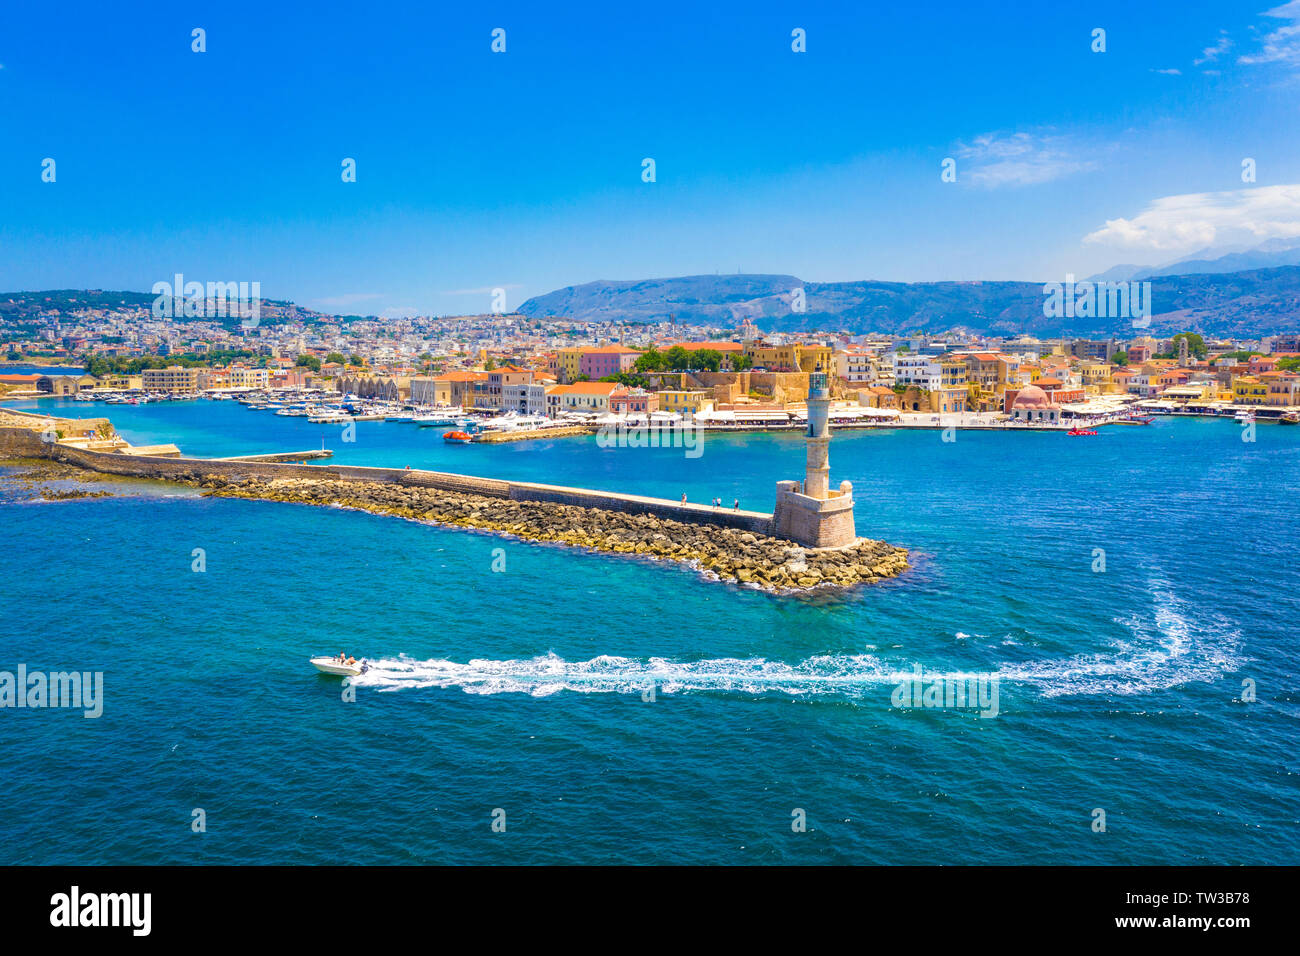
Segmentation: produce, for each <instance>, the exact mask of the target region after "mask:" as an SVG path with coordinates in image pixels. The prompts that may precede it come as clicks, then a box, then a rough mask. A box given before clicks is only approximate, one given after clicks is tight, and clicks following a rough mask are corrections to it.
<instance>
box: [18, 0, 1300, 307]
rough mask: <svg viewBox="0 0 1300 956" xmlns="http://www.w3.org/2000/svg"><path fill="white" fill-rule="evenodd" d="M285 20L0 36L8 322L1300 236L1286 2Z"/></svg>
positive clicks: (1295, 0)
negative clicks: (166, 289)
mask: <svg viewBox="0 0 1300 956" xmlns="http://www.w3.org/2000/svg"><path fill="white" fill-rule="evenodd" d="M276 6H277V5H274V4H270V3H266V2H260V3H244V2H241V0H227V2H220V3H187V2H171V3H143V2H142V3H129V4H104V3H60V4H45V3H25V4H19V3H13V4H7V5H5V6H4V8H3V9H0V290H3V291H11V290H12V291H16V290H36V289H51V288H97V289H130V290H135V291H143V292H148V291H149V290H150V289H151V288H152V286H153V284H154V283H155V282H158V281H162V280H170V279H171V277H172V276H173V275H174V274H175V273H182V274H184V276H185V277H186V279H187V280H197V281H202V282H207V281H250V282H251V281H257V282H260V283H261V290H262V294H263V295H264V296H266V297H268V298H277V299H290V300H293V301H295V302H298V303H300V304H303V305H306V306H310V307H313V308H318V309H321V310H323V311H329V312H342V313H358V314H374V315H383V316H400V315H409V314H422V315H429V314H473V313H482V312H487V311H489V310H490V309H491V306H492V294H493V290H494V289H504V290H505V300H506V306H507V308H511V309H513V308H514V307H516V306H518V305H519V304H520V303H522V302H523V301H524V300H525V299H526V298H528V297H530V296H533V295H539V294H542V293H545V292H548V291H551V290H553V289H557V288H561V287H564V286H568V285H576V284H580V283H584V282H590V281H594V280H597V279H612V280H618V279H643V278H655V277H664V276H674V275H696V274H702V273H714V272H719V273H733V272H750V273H757V272H768V273H782V274H792V275H795V276H798V277H799V278H801V279H804V280H806V281H850V280H862V279H881V280H894V281H909V282H910V281H936V280H980V279H983V280H996V279H1017V280H1031V281H1053V280H1055V281H1062V280H1064V278H1065V276H1066V275H1067V274H1074V275H1077V276H1078V277H1079V278H1083V277H1084V276H1087V275H1089V274H1092V273H1095V272H1098V271H1101V270H1104V269H1106V268H1108V267H1110V266H1113V265H1116V264H1119V263H1135V264H1141V265H1155V264H1162V263H1165V262H1169V261H1172V260H1174V259H1177V258H1181V257H1183V256H1185V255H1189V254H1191V253H1194V252H1197V251H1199V250H1202V249H1205V248H1211V249H1215V250H1230V249H1236V248H1244V247H1248V246H1252V245H1256V244H1258V243H1260V242H1262V241H1264V240H1267V239H1270V238H1276V237H1290V236H1297V235H1300V0H1290V2H1286V3H1277V2H1273V3H1271V4H1270V3H1268V2H1267V0H1265V2H1262V3H1256V2H1253V0H1219V2H1207V0H1148V2H1143V0H1138V2H1134V0H1125V2H1113V3H1112V2H1099V3H1082V2H1080V3H1070V4H1056V3H1043V2H1041V0H1040V2H1028V0H1003V2H982V0H981V2H965V3H942V2H932V3H929V4H898V3H889V4H877V3H865V2H856V3H839V4H829V3H807V2H799V3H794V2H786V3H769V2H765V0H750V2H745V3H711V4H704V3H699V2H693V3H671V2H660V0H657V2H653V3H648V4H623V5H618V6H617V7H613V6H610V5H605V4H584V3H554V4H537V3H531V4H528V3H525V4H505V3H486V4H456V5H450V4H441V3H437V2H422V3H409V4H397V3H387V2H383V0H370V2H367V3H360V4H358V3H338V4H336V3H333V2H329V0H319V2H314V3H312V4H311V5H308V6H303V5H294V6H293V7H292V8H290V7H289V5H283V7H284V9H273V8H274V7H276ZM196 29H201V30H203V31H204V33H203V41H204V46H205V49H204V50H203V51H202V52H195V50H194V49H193V46H194V45H195V42H196V41H195V39H194V33H193V31H194V30H196ZM494 30H503V31H504V45H505V49H504V52H494V51H493V49H492V46H493V31H494ZM796 30H801V31H803V37H804V38H805V39H804V46H805V49H804V50H803V51H802V52H797V51H796V50H795V49H793V47H794V46H795V45H796V41H795V39H794V37H793V31H796ZM1097 30H1104V51H1094V47H1096V46H1098V43H1099V41H1098V38H1097V37H1096V36H1095V31H1097ZM498 45H499V44H498ZM347 159H351V160H353V161H355V169H356V177H355V182H344V181H343V180H344V177H343V164H344V161H345V160H347ZM647 159H651V160H653V161H654V168H653V171H654V177H653V179H654V181H652V182H647V181H645V179H646V177H647V175H648V170H647V169H646V165H645V160H647ZM48 160H53V167H52V172H53V178H54V181H53V182H48V181H45V179H46V178H48V176H49V173H50V167H49V164H48V162H47V161H48ZM945 160H950V161H951V163H950V164H949V168H951V169H952V170H953V171H955V181H945V177H944V175H943V173H944V170H945ZM1247 161H1250V162H1249V164H1248V165H1249V169H1244V168H1243V163H1247ZM1252 171H1253V173H1252ZM948 178H949V179H951V178H952V177H951V176H950V177H948Z"/></svg>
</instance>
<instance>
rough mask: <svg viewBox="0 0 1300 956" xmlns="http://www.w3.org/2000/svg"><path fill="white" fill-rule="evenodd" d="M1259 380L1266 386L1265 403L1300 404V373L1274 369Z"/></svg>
mask: <svg viewBox="0 0 1300 956" xmlns="http://www.w3.org/2000/svg"><path fill="white" fill-rule="evenodd" d="M1259 380H1260V382H1261V384H1263V385H1264V386H1265V388H1266V394H1265V396H1264V404H1265V405H1281V406H1288V405H1300V374H1297V373H1296V372H1285V371H1282V370H1281V369H1274V370H1273V371H1271V372H1265V373H1264V374H1263V375H1261V376H1260V377H1259Z"/></svg>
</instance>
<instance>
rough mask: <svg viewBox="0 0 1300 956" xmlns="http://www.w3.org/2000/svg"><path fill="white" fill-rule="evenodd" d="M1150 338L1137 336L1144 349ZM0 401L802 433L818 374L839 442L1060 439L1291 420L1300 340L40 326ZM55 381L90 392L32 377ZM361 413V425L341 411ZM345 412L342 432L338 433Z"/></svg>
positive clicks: (466, 319) (70, 314)
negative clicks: (1022, 435)
mask: <svg viewBox="0 0 1300 956" xmlns="http://www.w3.org/2000/svg"><path fill="white" fill-rule="evenodd" d="M1135 331H1139V332H1140V331H1142V330H1135ZM0 344H3V352H4V359H5V361H6V362H7V363H8V364H9V366H11V367H12V366H20V367H22V368H21V370H12V371H10V370H0V392H2V393H3V395H4V397H7V398H11V399H18V398H35V397H41V396H56V397H65V398H68V397H71V398H82V399H96V398H98V399H107V400H110V401H114V400H116V401H133V402H135V401H149V400H163V399H171V398H181V397H209V398H231V397H242V398H244V399H245V400H248V397H249V396H253V398H254V400H256V399H257V398H263V397H265V396H267V395H274V394H275V393H276V392H277V391H283V390H297V391H300V392H304V393H308V392H309V393H313V394H315V395H317V396H318V397H321V396H337V397H338V398H340V399H351V400H356V401H361V402H370V403H378V404H381V405H382V406H383V407H384V409H385V410H388V411H390V412H391V411H392V410H393V409H397V408H407V409H412V408H421V407H433V408H451V409H456V410H457V411H458V412H463V413H465V414H474V415H478V416H483V417H488V418H491V417H499V416H509V417H512V418H524V419H527V420H529V421H531V422H534V423H536V424H538V425H544V424H545V423H546V422H548V421H549V422H559V421H561V420H563V421H565V422H567V423H569V424H572V423H573V422H576V421H583V420H604V421H611V420H614V419H627V418H632V419H635V418H638V417H643V418H648V417H652V416H658V417H660V418H671V419H672V420H675V421H690V422H694V423H698V424H701V425H705V426H710V427H719V428H741V427H752V428H767V427H782V426H795V425H801V424H802V421H803V418H804V413H805V406H806V401H807V397H808V383H809V375H810V373H813V372H815V371H817V370H819V369H820V370H824V371H826V372H827V373H828V376H829V379H830V383H831V394H832V399H833V404H832V417H833V419H835V420H836V422H837V424H839V425H845V424H864V425H865V424H880V423H892V424H899V425H907V424H913V425H922V426H930V427H932V426H934V425H949V424H954V423H958V424H961V425H963V426H980V425H985V426H989V427H993V426H998V427H1014V426H1024V425H1029V426H1039V427H1064V426H1066V425H1069V424H1079V423H1090V424H1098V423H1101V424H1104V423H1106V422H1108V421H1113V420H1117V419H1120V418H1131V417H1132V416H1133V415H1136V414H1160V413H1187V414H1205V415H1221V414H1226V415H1240V414H1241V413H1243V412H1245V413H1247V414H1248V415H1250V416H1252V417H1253V416H1256V415H1257V416H1258V417H1259V418H1260V419H1261V420H1267V419H1276V420H1279V421H1285V422H1292V421H1295V420H1296V419H1297V416H1300V336H1296V335H1283V336H1275V337H1261V338H1259V339H1254V340H1240V339H1231V340H1224V339H1213V338H1211V339H1206V338H1203V337H1202V336H1201V335H1199V334H1196V333H1182V334H1178V335H1175V336H1173V337H1171V338H1155V337H1152V336H1150V335H1147V334H1135V335H1134V336H1133V337H1131V338H1124V339H1119V338H1110V339H1104V340H1099V339H1078V338H1056V339H1039V338H1033V337H1030V336H1020V337H1016V338H991V337H986V336H973V335H965V334H960V333H950V334H947V335H941V336H927V335H920V334H917V335H907V336H897V335H894V336H887V335H872V334H867V335H848V334H844V333H838V332H833V331H830V332H818V333H801V334H788V333H787V334H782V333H771V332H766V333H765V332H763V331H760V330H759V329H758V328H757V326H755V325H754V324H753V323H752V322H750V321H749V320H745V321H743V322H741V323H740V324H739V326H738V327H735V328H711V327H701V326H692V325H686V324H682V323H678V322H674V321H673V320H672V318H671V317H669V319H667V320H665V321H663V322H658V323H644V322H638V323H632V322H619V321H608V322H574V321H571V320H566V319H563V318H549V319H544V320H543V319H532V318H528V317H526V316H523V315H518V314H513V315H511V314H507V315H495V314H491V315H475V316H457V317H450V318H447V317H441V318H437V317H435V318H407V319H394V320H380V319H377V318H372V319H357V318H353V319H350V320H343V319H339V318H337V317H334V318H331V317H322V316H314V317H313V318H312V319H311V321H308V320H307V319H305V318H304V314H303V313H302V312H300V311H297V310H294V309H280V310H276V309H264V310H263V311H262V312H261V317H260V319H259V321H257V322H256V323H255V324H252V325H251V326H250V325H248V324H240V325H232V324H229V323H220V322H215V321H213V322H208V321H204V320H202V319H199V320H187V321H179V320H175V319H160V318H157V317H156V316H155V315H154V314H153V313H151V312H150V310H149V309H148V308H145V307H141V306H123V307H120V308H85V309H71V310H70V309H68V308H67V307H66V306H64V307H60V308H51V309H49V310H48V311H46V312H42V313H38V314H37V315H36V316H35V317H34V319H31V320H29V321H27V322H24V323H22V324H21V325H14V324H12V323H11V324H9V325H7V326H5V327H3V328H0ZM42 365H63V366H71V367H75V368H80V369H84V372H85V373H84V374H81V375H68V374H47V373H45V372H44V371H43V370H40V369H37V368H33V366H42ZM351 411H352V412H353V413H355V412H356V409H355V408H354V409H352V410H351ZM344 414H345V413H344V412H339V417H344Z"/></svg>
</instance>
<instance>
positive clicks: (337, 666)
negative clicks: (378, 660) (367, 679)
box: [311, 657, 370, 677]
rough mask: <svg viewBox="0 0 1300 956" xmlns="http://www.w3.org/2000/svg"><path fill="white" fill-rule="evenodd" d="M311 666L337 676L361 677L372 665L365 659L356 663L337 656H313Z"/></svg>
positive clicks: (323, 672)
mask: <svg viewBox="0 0 1300 956" xmlns="http://www.w3.org/2000/svg"><path fill="white" fill-rule="evenodd" d="M311 666H312V667H314V668H316V669H317V670H318V671H320V672H321V673H322V674H333V675H335V676H336V677H360V676H361V675H362V674H364V673H365V672H366V671H368V670H370V665H369V664H367V663H366V662H365V660H360V661H357V662H356V663H354V664H346V663H343V662H342V661H340V660H339V659H338V658H337V657H313V658H312V659H311Z"/></svg>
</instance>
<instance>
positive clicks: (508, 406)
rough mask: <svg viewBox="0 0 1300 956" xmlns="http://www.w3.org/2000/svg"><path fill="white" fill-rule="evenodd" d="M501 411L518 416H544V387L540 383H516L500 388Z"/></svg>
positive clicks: (545, 410)
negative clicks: (514, 413) (516, 413)
mask: <svg viewBox="0 0 1300 956" xmlns="http://www.w3.org/2000/svg"><path fill="white" fill-rule="evenodd" d="M501 409H502V411H506V412H518V413H519V414H520V415H545V414H546V413H547V408H546V386H545V385H544V384H542V383H540V382H516V383H512V384H509V385H502V386H501Z"/></svg>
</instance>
